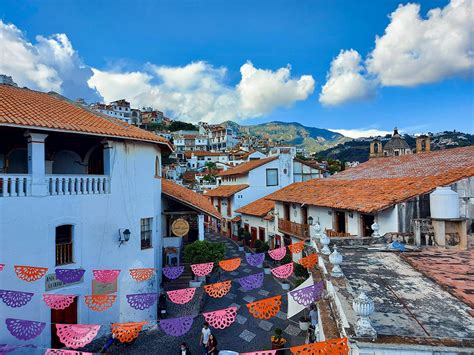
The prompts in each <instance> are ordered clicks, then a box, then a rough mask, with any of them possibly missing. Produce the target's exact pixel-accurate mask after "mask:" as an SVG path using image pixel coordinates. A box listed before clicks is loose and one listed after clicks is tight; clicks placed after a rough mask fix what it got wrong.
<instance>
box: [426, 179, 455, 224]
mask: <svg viewBox="0 0 474 355" xmlns="http://www.w3.org/2000/svg"><path fill="white" fill-rule="evenodd" d="M430 210H431V218H437V219H452V218H459V195H458V193H457V192H455V191H453V190H451V188H450V187H437V188H436V190H434V191H433V192H432V193H431V194H430Z"/></svg>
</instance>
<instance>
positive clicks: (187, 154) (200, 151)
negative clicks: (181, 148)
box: [184, 150, 227, 159]
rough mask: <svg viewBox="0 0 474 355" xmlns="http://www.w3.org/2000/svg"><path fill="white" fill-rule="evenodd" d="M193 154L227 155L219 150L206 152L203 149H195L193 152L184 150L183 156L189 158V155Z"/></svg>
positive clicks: (202, 155)
mask: <svg viewBox="0 0 474 355" xmlns="http://www.w3.org/2000/svg"><path fill="white" fill-rule="evenodd" d="M193 154H194V156H196V157H218V156H224V155H227V154H226V153H220V152H207V151H203V150H196V151H194V152H192V151H190V150H187V151H185V152H184V156H185V157H186V158H187V159H189V158H191V156H192V155H193Z"/></svg>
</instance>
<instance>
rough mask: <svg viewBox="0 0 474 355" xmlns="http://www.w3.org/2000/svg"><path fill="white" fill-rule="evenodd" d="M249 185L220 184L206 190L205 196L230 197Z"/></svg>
mask: <svg viewBox="0 0 474 355" xmlns="http://www.w3.org/2000/svg"><path fill="white" fill-rule="evenodd" d="M247 187H249V185H247V184H238V185H221V186H219V187H217V188H215V189H213V190H209V191H207V192H206V194H205V196H209V197H230V196H232V195H234V194H236V193H237V192H239V191H242V190H243V189H246V188H247Z"/></svg>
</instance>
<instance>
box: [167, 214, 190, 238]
mask: <svg viewBox="0 0 474 355" xmlns="http://www.w3.org/2000/svg"><path fill="white" fill-rule="evenodd" d="M171 232H172V233H173V234H174V235H176V236H178V237H184V236H185V235H186V234H188V233H189V223H188V221H186V220H185V219H183V218H178V219H176V220H175V221H174V222H173V224H172V225H171Z"/></svg>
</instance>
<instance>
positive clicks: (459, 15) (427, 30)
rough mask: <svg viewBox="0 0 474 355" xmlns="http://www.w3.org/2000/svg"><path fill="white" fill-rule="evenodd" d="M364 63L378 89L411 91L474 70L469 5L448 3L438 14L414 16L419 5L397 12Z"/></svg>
mask: <svg viewBox="0 0 474 355" xmlns="http://www.w3.org/2000/svg"><path fill="white" fill-rule="evenodd" d="M390 19H391V22H390V24H389V25H388V26H387V28H386V29H385V34H384V35H383V36H382V37H377V38H376V40H375V49H374V50H373V51H372V53H371V54H370V55H369V57H368V59H367V68H368V70H369V72H370V73H373V74H375V75H377V76H378V77H379V79H380V82H381V84H382V85H384V86H415V85H419V84H426V83H432V82H436V81H440V80H442V79H445V78H449V77H453V76H467V75H470V74H471V75H472V73H470V72H471V71H472V69H473V68H474V42H473V36H474V13H473V4H472V0H452V1H451V2H450V3H449V4H448V5H446V6H445V7H444V8H443V9H440V8H436V9H432V10H430V11H429V12H428V15H427V19H422V18H421V16H420V5H418V4H407V5H404V6H399V7H398V8H397V10H395V11H394V12H393V13H392V14H391V15H390Z"/></svg>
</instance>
